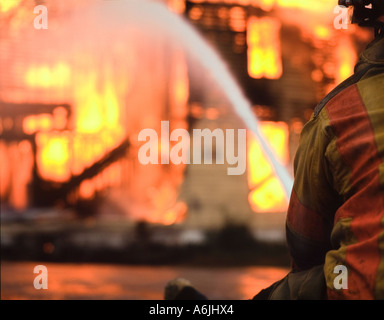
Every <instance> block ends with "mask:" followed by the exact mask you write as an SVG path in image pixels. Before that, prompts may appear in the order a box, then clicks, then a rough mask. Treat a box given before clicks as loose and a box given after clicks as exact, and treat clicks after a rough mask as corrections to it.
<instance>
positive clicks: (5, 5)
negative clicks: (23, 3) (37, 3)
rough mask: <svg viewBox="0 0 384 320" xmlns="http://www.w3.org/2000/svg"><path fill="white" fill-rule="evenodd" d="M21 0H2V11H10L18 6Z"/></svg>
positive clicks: (0, 8)
mask: <svg viewBox="0 0 384 320" xmlns="http://www.w3.org/2000/svg"><path fill="white" fill-rule="evenodd" d="M19 3H20V0H0V12H8V11H10V10H12V9H13V8H15V7H17V6H18V5H19Z"/></svg>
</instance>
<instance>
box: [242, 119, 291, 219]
mask: <svg viewBox="0 0 384 320" xmlns="http://www.w3.org/2000/svg"><path fill="white" fill-rule="evenodd" d="M260 130H261V132H262V133H263V135H264V137H265V138H266V140H267V141H268V142H269V144H270V146H271V148H272V150H273V151H274V152H275V154H276V156H277V158H278V159H279V161H280V162H281V163H282V164H287V163H288V160H289V152H288V126H287V124H286V123H283V122H277V123H275V122H262V123H261V124H260ZM248 185H249V187H250V189H251V192H250V194H249V197H248V198H249V203H250V205H251V208H252V209H253V210H254V211H255V212H283V211H285V210H286V207H287V203H288V199H287V198H286V194H285V192H284V189H283V187H282V185H281V183H280V181H279V179H278V178H277V177H276V175H275V174H274V171H273V168H272V166H271V164H270V163H269V161H268V160H267V159H266V157H265V155H264V153H263V151H262V149H261V147H260V145H259V141H258V140H257V138H256V137H255V136H254V135H250V136H249V138H248Z"/></svg>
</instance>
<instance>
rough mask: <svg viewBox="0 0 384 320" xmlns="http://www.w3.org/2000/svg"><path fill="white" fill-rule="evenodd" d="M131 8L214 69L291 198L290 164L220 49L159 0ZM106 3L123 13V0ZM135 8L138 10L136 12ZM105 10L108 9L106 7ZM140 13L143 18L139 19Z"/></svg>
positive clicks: (129, 3) (137, 3)
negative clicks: (264, 132)
mask: <svg viewBox="0 0 384 320" xmlns="http://www.w3.org/2000/svg"><path fill="white" fill-rule="evenodd" d="M123 3H124V4H125V5H127V6H128V8H127V10H130V11H129V12H130V13H131V14H130V16H132V17H133V18H135V17H136V19H137V20H136V21H140V22H141V23H142V24H143V19H144V20H145V21H144V23H147V24H148V25H151V27H152V28H158V29H161V28H162V29H165V30H164V31H165V32H167V34H169V35H170V36H173V37H174V39H177V40H178V41H179V42H180V43H181V44H182V46H183V47H184V49H185V50H186V51H187V52H189V53H192V54H193V55H194V56H195V57H196V58H197V59H198V60H199V62H200V63H201V64H202V66H203V67H204V68H205V69H207V70H208V72H210V73H211V75H212V76H213V78H214V79H215V80H216V81H217V84H218V85H219V86H220V87H221V89H222V90H223V93H224V94H225V95H226V97H227V98H228V100H229V101H230V103H231V104H232V106H233V108H234V109H235V111H236V113H237V114H238V115H239V117H240V118H241V119H242V121H243V122H244V124H245V125H246V126H247V127H248V128H249V130H251V131H252V132H253V133H254V134H255V136H256V137H257V139H258V140H259V143H260V145H261V147H262V150H263V151H264V153H265V155H266V157H267V158H268V159H269V162H270V163H271V164H272V167H273V169H274V171H275V173H276V175H277V176H278V178H279V180H280V182H281V184H282V186H283V188H284V191H285V193H286V196H287V198H288V199H289V198H290V194H291V191H292V186H293V179H292V177H291V175H290V174H289V173H288V171H287V170H286V168H285V167H284V166H283V165H282V164H281V163H280V162H279V161H278V160H277V158H276V155H275V153H274V152H273V150H272V149H271V147H270V146H269V144H268V142H267V141H266V139H265V138H264V137H263V135H262V133H261V132H260V130H259V120H258V119H257V117H256V116H255V114H254V113H253V112H252V109H251V105H250V103H249V101H248V100H247V99H246V97H245V96H244V94H243V92H242V91H241V89H240V88H239V86H238V84H237V83H236V81H235V80H234V78H233V77H232V75H231V73H230V72H229V70H228V68H227V66H226V64H225V63H224V62H223V60H222V59H221V57H220V56H219V55H218V53H217V52H216V51H215V50H214V49H213V48H212V47H211V46H210V45H209V44H208V43H207V42H206V41H205V40H204V39H203V37H202V36H201V35H200V34H199V33H198V32H197V31H196V30H195V29H194V28H193V27H192V26H191V25H190V23H189V22H188V21H186V20H185V19H184V18H183V17H182V16H179V15H177V14H175V13H172V12H170V11H169V10H168V8H167V7H166V6H165V5H164V4H162V3H159V2H155V1H151V0H147V1H143V0H136V1H135V0H130V1H127V2H123ZM104 4H108V5H117V4H118V5H119V7H117V8H115V9H117V10H119V12H120V13H121V5H122V2H119V1H106V2H104ZM133 11H135V14H132V12H133ZM103 13H105V12H104V11H103ZM137 17H140V19H141V20H138V18H137Z"/></svg>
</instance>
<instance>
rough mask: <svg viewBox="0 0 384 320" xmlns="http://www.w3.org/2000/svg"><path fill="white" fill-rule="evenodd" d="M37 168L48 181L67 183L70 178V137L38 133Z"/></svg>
mask: <svg viewBox="0 0 384 320" xmlns="http://www.w3.org/2000/svg"><path fill="white" fill-rule="evenodd" d="M36 143H37V145H38V153H37V160H36V161H37V166H38V169H39V173H40V175H41V176H42V177H43V178H45V179H48V180H54V181H66V180H68V179H69V177H70V167H69V146H68V135H67V134H63V133H44V132H41V133H38V134H37V135H36Z"/></svg>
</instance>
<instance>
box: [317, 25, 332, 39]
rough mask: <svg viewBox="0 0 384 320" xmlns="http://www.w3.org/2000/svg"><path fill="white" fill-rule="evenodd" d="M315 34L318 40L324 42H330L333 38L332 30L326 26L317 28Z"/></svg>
mask: <svg viewBox="0 0 384 320" xmlns="http://www.w3.org/2000/svg"><path fill="white" fill-rule="evenodd" d="M314 33H315V36H316V37H317V38H319V39H322V40H328V39H329V38H330V37H331V30H330V29H329V28H327V27H326V26H321V25H318V26H316V27H315V30H314Z"/></svg>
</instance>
